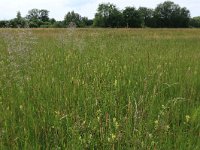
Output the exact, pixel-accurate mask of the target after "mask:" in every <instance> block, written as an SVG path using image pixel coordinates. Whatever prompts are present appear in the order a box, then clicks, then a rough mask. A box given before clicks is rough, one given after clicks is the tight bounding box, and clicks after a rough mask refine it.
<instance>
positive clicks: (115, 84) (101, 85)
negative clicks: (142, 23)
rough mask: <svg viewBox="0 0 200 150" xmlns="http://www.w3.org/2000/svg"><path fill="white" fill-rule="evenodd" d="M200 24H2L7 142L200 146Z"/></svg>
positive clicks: (15, 145)
mask: <svg viewBox="0 0 200 150" xmlns="http://www.w3.org/2000/svg"><path fill="white" fill-rule="evenodd" d="M199 34H200V31H199V30H197V29H187V30H185V29H177V30H174V29H171V30H169V29H162V30H161V29H157V30H154V29H142V30H141V29H135V30H130V29H36V30H33V29H32V30H31V29H1V30H0V53H1V55H0V87H1V88H0V149H169V150H171V149H176V150H178V149H180V150H182V149H200V119H199V115H200V93H199V91H200V76H199V73H200V61H199V60H200V53H199V49H200V42H199Z"/></svg>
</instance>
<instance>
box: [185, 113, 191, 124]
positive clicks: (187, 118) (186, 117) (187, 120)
mask: <svg viewBox="0 0 200 150" xmlns="http://www.w3.org/2000/svg"><path fill="white" fill-rule="evenodd" d="M185 119H186V122H187V123H188V122H189V121H190V116H189V115H186V116H185Z"/></svg>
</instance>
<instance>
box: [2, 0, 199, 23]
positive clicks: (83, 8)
mask: <svg viewBox="0 0 200 150" xmlns="http://www.w3.org/2000/svg"><path fill="white" fill-rule="evenodd" d="M172 1H174V2H175V3H177V4H179V5H180V6H181V7H187V8H188V9H189V10H190V12H191V16H200V0H172ZM103 2H104V3H105V2H111V3H114V4H116V5H117V7H118V8H120V9H123V8H125V7H126V6H135V7H136V8H138V7H139V6H145V7H149V8H155V7H156V5H157V4H159V3H162V2H164V0H0V20H7V19H11V18H14V17H15V16H16V13H17V11H20V12H21V14H22V16H25V15H26V14H27V12H28V10H30V9H32V8H38V9H47V10H49V11H50V17H51V18H55V19H57V20H63V18H64V15H65V14H66V13H67V12H68V11H72V10H74V11H75V12H77V13H79V14H81V15H82V16H87V17H89V18H93V17H94V14H95V12H96V9H97V7H98V4H100V3H103Z"/></svg>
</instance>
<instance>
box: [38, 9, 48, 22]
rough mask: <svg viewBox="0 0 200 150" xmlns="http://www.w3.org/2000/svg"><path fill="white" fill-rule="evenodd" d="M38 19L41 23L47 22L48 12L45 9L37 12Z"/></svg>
mask: <svg viewBox="0 0 200 150" xmlns="http://www.w3.org/2000/svg"><path fill="white" fill-rule="evenodd" d="M39 19H40V21H42V22H48V21H49V11H48V10H45V9H41V10H39Z"/></svg>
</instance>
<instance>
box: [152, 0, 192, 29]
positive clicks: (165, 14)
mask: <svg viewBox="0 0 200 150" xmlns="http://www.w3.org/2000/svg"><path fill="white" fill-rule="evenodd" d="M154 18H155V21H156V26H157V27H169V28H171V27H188V26H189V19H190V12H189V10H187V9H186V8H185V7H184V8H181V7H180V6H179V5H178V4H175V3H174V2H171V1H165V2H164V3H161V4H159V5H158V6H157V7H156V9H155V11H154Z"/></svg>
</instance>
